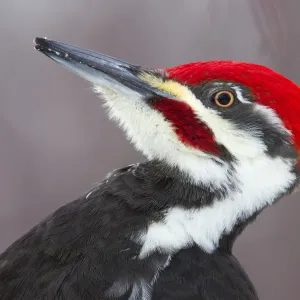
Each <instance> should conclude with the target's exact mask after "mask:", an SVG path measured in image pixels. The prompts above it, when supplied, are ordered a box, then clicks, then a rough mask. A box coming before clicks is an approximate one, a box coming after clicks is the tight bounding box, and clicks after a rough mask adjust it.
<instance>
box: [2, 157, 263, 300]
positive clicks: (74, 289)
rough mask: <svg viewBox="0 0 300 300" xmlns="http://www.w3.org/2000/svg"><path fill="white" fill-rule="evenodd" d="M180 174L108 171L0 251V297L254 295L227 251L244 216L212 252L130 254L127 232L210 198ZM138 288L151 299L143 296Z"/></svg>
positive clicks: (161, 299) (201, 299)
mask: <svg viewBox="0 0 300 300" xmlns="http://www.w3.org/2000/svg"><path fill="white" fill-rule="evenodd" d="M180 178H181V179H180ZM182 178H184V177H183V176H182V174H180V173H179V172H178V171H177V170H174V169H170V168H168V167H166V166H165V165H164V164H163V163H161V162H157V161H150V162H145V163H142V164H138V165H133V166H129V167H126V168H123V169H120V170H116V171H114V172H113V173H111V174H110V175H109V176H108V177H107V178H106V179H105V180H104V181H103V182H102V183H101V184H100V185H99V186H97V187H96V188H94V189H93V190H91V191H90V192H89V193H87V194H86V195H84V196H83V197H81V198H79V199H78V200H75V201H73V202H71V203H69V204H67V205H65V206H63V207H61V208H59V209H58V210H57V211H55V212H54V213H53V214H52V215H50V216H49V217H48V218H46V219H45V220H44V221H43V222H41V223H40V224H38V225H37V226H35V227H34V228H33V229H32V230H31V231H29V232H28V233H27V234H25V235H24V236H23V237H22V238H20V239H19V240H18V241H16V242H15V243H14V244H13V245H12V246H10V247H9V248H8V249H7V250H6V251H5V252H4V253H3V254H2V255H1V256H0V299H1V300H12V299H13V300H21V299H22V300H32V299H35V300H42V299H61V300H65V299H68V300H70V299H72V300H77V299H78V300H79V299H83V300H85V299H86V300H92V299H93V300H94V299H95V300H96V299H97V300H99V299H103V300H106V299H130V300H133V299H153V300H167V299H174V300H176V299H189V300H192V299H198V300H206V299H209V300H213V299H218V300H227V299H228V300H229V299H230V300H234V299H245V300H254V299H258V298H257V296H256V293H255V291H254V288H253V286H252V284H251V282H250V281H249V279H248V277H247V276H246V275H245V273H244V271H243V269H242V267H241V266H240V264H239V263H238V262H237V261H236V260H235V258H234V257H233V256H232V254H231V245H232V242H233V240H234V239H235V237H236V235H237V234H238V233H239V232H240V230H241V229H242V228H243V226H245V224H246V223H247V222H248V221H249V220H247V221H245V222H243V223H241V224H239V225H238V226H236V228H235V230H234V232H233V233H232V234H230V235H228V236H225V235H224V237H223V239H222V242H221V243H220V247H219V248H218V249H217V251H215V252H214V253H213V254H208V253H205V252H204V251H202V250H201V249H200V248H199V247H197V246H191V247H189V248H187V249H183V250H181V251H179V252H178V253H176V254H174V255H173V256H171V255H168V254H166V253H159V252H158V251H155V252H154V253H152V254H151V255H149V256H148V257H147V258H144V259H138V255H139V252H140V250H141V245H139V244H138V243H136V242H134V240H133V239H132V234H135V233H138V232H140V231H142V230H143V229H146V228H147V226H148V225H149V222H150V221H153V220H161V219H162V218H163V215H164V210H165V209H166V208H168V207H169V206H173V205H174V204H177V205H182V206H184V207H201V206H205V205H208V204H209V202H210V201H212V198H209V197H207V195H211V194H212V191H208V190H206V188H205V187H204V186H203V187H201V186H196V185H192V184H191V183H190V182H189V181H187V180H182ZM179 180H180V181H179ZM213 194H214V195H218V194H220V195H221V194H222V193H221V192H220V191H217V190H215V191H214V192H213ZM209 199H210V200H209ZM216 201H218V200H216ZM155 279H156V281H155ZM151 283H154V284H153V287H152V288H151ZM145 289H146V290H145ZM150 289H152V290H151V291H150ZM143 293H144V294H143ZM145 293H149V294H150V293H151V294H152V298H147V297H145V298H143V297H142V294H143V295H145Z"/></svg>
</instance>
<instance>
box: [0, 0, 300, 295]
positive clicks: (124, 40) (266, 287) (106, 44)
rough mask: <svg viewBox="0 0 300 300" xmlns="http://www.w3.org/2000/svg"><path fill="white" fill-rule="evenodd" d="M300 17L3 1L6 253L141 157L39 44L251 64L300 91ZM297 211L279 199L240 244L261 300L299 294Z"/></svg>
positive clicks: (0, 151) (155, 4)
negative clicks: (35, 41)
mask: <svg viewBox="0 0 300 300" xmlns="http://www.w3.org/2000/svg"><path fill="white" fill-rule="evenodd" d="M299 10H300V2H299V1H298V0H289V1H281V0H227V1H226V0H222V1H221V0H202V1H197V0H194V1H192V0H185V1H181V0H164V1H161V0H151V1H140V0H126V1H121V0H119V1H117V0H115V1H114V0H89V1H83V0H81V1H80V0H64V1H61V0H51V1H49V0H39V1H36V0H27V1H24V0H1V2H0V25H1V26H0V36H1V45H0V95H1V97H0V143H1V147H0V191H1V198H0V250H1V251H3V250H4V249H5V248H6V247H7V246H8V245H9V244H10V243H12V242H13V241H14V240H15V239H17V238H18V237H19V236H21V235H22V234H23V233H25V232H26V231H27V230H29V229H30V228H31V227H32V226H33V225H35V224H36V223H37V222H39V221H40V220H42V219H43V218H44V217H45V216H46V215H48V214H49V213H50V212H52V211H53V210H55V209H56V208H57V207H59V206H60V205H62V204H64V203H66V202H69V201H71V200H74V199H75V198H76V197H77V196H79V195H81V194H83V193H84V192H85V191H86V190H87V189H89V188H90V187H91V186H92V184H93V183H96V182H97V181H100V180H101V179H102V178H103V176H104V175H105V174H106V173H107V172H109V171H111V170H112V169H114V168H118V167H121V166H124V165H126V164H129V163H133V162H137V161H140V160H142V159H143V158H142V157H141V155H139V154H138V153H136V151H135V150H134V149H133V147H132V146H131V145H129V143H128V142H127V141H126V140H125V137H124V136H123V133H122V132H121V131H120V130H119V129H118V128H117V127H116V125H115V124H114V123H112V122H110V121H108V119H107V117H106V115H105V113H104V111H103V109H102V107H101V100H100V99H99V98H97V97H96V96H95V95H94V94H93V93H92V91H91V88H90V87H89V86H88V85H87V84H86V83H85V82H84V81H83V80H81V79H80V78H77V77H76V76H74V75H72V74H70V73H69V72H67V71H65V70H64V69H63V68H62V67H60V66H58V65H56V64H54V63H53V62H52V61H50V60H49V59H47V58H46V57H44V56H42V55H41V54H39V53H38V52H36V51H34V50H33V44H32V40H33V38H34V37H36V36H42V37H43V36H47V37H48V38H52V39H56V40H61V41H65V42H68V43H72V44H77V45H79V46H82V47H86V48H90V49H93V50H96V51H99V52H103V53H106V54H109V55H112V56H116V57H119V58H121V59H123V60H128V61H130V62H132V63H135V64H141V65H148V66H151V67H170V66H173V65H177V64H182V63H186V62H191V61H198V60H212V59H233V60H244V61H250V62H255V63H261V64H264V65H267V66H270V67H272V68H274V69H275V70H277V71H279V72H281V73H283V74H284V75H286V76H288V77H289V78H291V79H293V80H294V81H296V82H297V83H298V84H299V85H300V59H299V46H300V34H299V28H300V21H299ZM299 121H300V120H299ZM299 210H300V199H299V195H295V196H293V197H289V198H285V199H282V201H281V202H280V203H279V204H277V205H275V207H272V208H269V209H267V210H266V211H264V213H263V214H262V215H261V216H260V217H259V219H258V220H257V222H256V223H255V224H253V225H251V226H250V227H249V228H248V229H247V230H246V231H245V232H244V234H243V235H242V236H241V237H240V238H239V239H238V241H237V243H236V245H235V248H234V251H235V254H236V255H237V256H238V258H239V259H240V261H241V262H242V264H243V265H244V266H245V269H246V270H247V271H248V273H249V275H250V277H251V278H252V280H253V282H254V283H255V285H256V287H257V290H258V292H259V294H260V296H261V299H262V300H282V299H299V295H298V294H299V285H300V279H299V267H300V257H299V251H300V241H299V234H298V232H299V231H298V228H299V225H300V219H299V217H298V216H299Z"/></svg>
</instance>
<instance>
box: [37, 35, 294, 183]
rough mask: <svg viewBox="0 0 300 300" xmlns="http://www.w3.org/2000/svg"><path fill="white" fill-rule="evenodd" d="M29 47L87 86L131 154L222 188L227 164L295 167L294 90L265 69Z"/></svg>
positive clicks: (50, 44) (40, 44)
mask: <svg viewBox="0 0 300 300" xmlns="http://www.w3.org/2000/svg"><path fill="white" fill-rule="evenodd" d="M35 43H36V46H35V47H36V49H37V50H39V51H41V52H42V53H44V54H45V55H47V56H49V57H50V58H52V59H53V60H55V61H56V62H58V63H60V64H62V65H63V66H65V67H66V68H68V69H69V70H71V71H73V72H74V73H76V74H78V75H79V76H81V77H83V78H84V79H86V80H88V81H89V82H91V83H92V84H93V85H94V88H95V91H96V92H97V93H100V94H101V95H102V96H103V98H104V99H105V105H106V107H108V109H109V112H110V115H111V116H112V117H113V118H115V119H117V120H118V122H119V124H121V126H122V127H123V128H124V129H125V132H126V133H127V135H128V137H129V138H130V140H131V141H132V142H133V143H134V144H135V146H136V147H137V149H139V150H141V151H142V152H143V153H144V154H145V155H146V156H147V157H148V158H150V159H158V160H163V161H166V162H167V163H168V164H169V165H171V166H176V167H177V168H178V169H180V170H181V171H182V172H185V173H186V174H187V175H188V176H189V177H190V178H191V179H192V180H194V181H199V180H200V181H202V182H203V181H210V182H211V181H212V180H215V181H216V182H217V181H218V178H217V177H218V176H219V175H218V174H220V178H219V179H220V181H222V180H223V176H227V174H226V171H225V173H222V174H221V173H219V171H218V168H219V167H220V166H221V165H223V164H225V163H228V162H230V161H248V162H254V161H256V160H260V159H261V158H262V157H269V158H274V159H276V158H280V159H287V160H289V161H290V162H291V163H292V164H293V165H294V167H296V165H297V163H298V153H299V151H300V122H299V116H300V89H299V87H298V86H297V85H295V84H294V83H293V82H291V81H290V80H288V79H287V78H285V77H283V76H281V75H280V74H278V73H276V72H274V71H272V70H270V69H268V68H266V67H263V66H260V65H255V64H250V63H242V62H234V61H211V62H198V63H190V64H186V65H181V66H177V67H173V68H168V69H149V68H143V67H138V66H134V65H131V64H129V63H126V62H123V61H121V60H118V59H115V58H112V57H108V56H106V55H103V54H99V53H96V52H93V51H89V50H84V49H81V48H78V47H74V46H71V45H67V44H64V43H60V42H55V41H50V40H47V39H42V38H37V39H36V40H35ZM212 162H213V163H212ZM199 168H202V169H203V168H204V170H206V171H207V172H199ZM210 174H211V175H210ZM210 176H211V177H210Z"/></svg>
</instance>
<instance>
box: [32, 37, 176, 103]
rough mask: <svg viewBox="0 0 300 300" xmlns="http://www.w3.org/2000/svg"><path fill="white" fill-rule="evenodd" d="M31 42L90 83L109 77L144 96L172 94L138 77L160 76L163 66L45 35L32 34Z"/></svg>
mask: <svg viewBox="0 0 300 300" xmlns="http://www.w3.org/2000/svg"><path fill="white" fill-rule="evenodd" d="M34 42H35V49H37V50H38V51H40V52H42V53H43V54H45V55H46V56H48V57H50V58H51V59H53V60H54V61H56V62H58V63H60V64H61V65H63V66H64V67H66V68H67V69H69V70H70V71H72V72H73V73H75V74H77V75H79V76H80V77H82V78H84V79H86V80H87V81H89V82H91V83H93V84H94V85H97V84H98V85H101V83H103V79H105V81H111V82H112V83H113V85H115V84H118V85H123V86H125V87H127V88H129V89H131V90H134V91H135V92H137V93H140V94H142V95H145V96H149V97H151V96H160V97H165V98H172V99H173V98H174V96H173V95H170V94H169V93H167V92H164V91H161V90H159V89H157V88H154V87H152V86H150V85H149V84H148V83H146V82H145V81H143V80H142V79H141V78H139V75H140V74H142V73H151V74H153V75H155V76H160V77H164V76H165V74H164V72H163V70H154V69H148V68H143V67H139V66H135V65H131V64H129V63H127V62H124V61H121V60H119V59H116V58H113V57H110V56H107V55H104V54H100V53H97V52H94V51H91V50H86V49H82V48H79V47H76V46H72V45H68V44H65V43H61V42H56V41H52V40H48V39H46V38H36V39H35V41H34Z"/></svg>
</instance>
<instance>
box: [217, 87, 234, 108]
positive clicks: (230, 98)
mask: <svg viewBox="0 0 300 300" xmlns="http://www.w3.org/2000/svg"><path fill="white" fill-rule="evenodd" d="M213 101H214V102H215V103H216V104H217V105H218V106H220V107H223V108H226V107H229V106H231V105H232V104H233V103H234V95H233V93H231V92H229V91H219V92H217V93H216V94H214V95H213Z"/></svg>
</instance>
